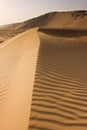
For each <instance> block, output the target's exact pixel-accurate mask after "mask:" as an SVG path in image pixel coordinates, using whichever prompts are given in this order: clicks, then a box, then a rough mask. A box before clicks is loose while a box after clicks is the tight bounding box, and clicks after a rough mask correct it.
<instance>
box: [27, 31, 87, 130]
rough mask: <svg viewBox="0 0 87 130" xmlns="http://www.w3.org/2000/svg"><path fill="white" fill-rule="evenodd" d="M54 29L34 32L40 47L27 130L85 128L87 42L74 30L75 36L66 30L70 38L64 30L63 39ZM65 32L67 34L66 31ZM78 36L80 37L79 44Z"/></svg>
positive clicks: (86, 113)
mask: <svg viewBox="0 0 87 130" xmlns="http://www.w3.org/2000/svg"><path fill="white" fill-rule="evenodd" d="M59 31H60V33H59ZM51 32H52V33H51ZM54 32H55V29H54V30H53V31H52V30H51V31H50V29H39V32H38V34H39V36H40V48H39V53H38V60H37V66H36V73H35V82H34V87H33V95H32V102H31V103H32V104H31V113H30V119H29V122H30V123H29V130H58V129H59V130H67V129H69V130H77V129H80V130H86V129H87V80H86V78H87V71H86V66H87V62H86V56H87V42H86V41H85V40H83V39H84V36H83V35H84V33H82V32H80V33H81V34H82V35H81V34H78V31H77V34H78V36H77V37H74V36H73V34H72V33H70V35H71V34H72V36H73V37H74V39H73V40H72V38H71V37H69V36H68V35H67V33H66V31H65V33H64V34H65V35H66V36H67V38H66V37H64V35H62V36H60V34H61V30H56V32H55V33H54ZM67 32H68V34H69V30H68V31H67ZM53 34H54V35H55V34H56V35H57V36H56V37H55V36H54V35H53ZM58 34H59V35H58ZM58 36H59V37H58ZM60 37H61V38H60ZM78 37H83V38H82V41H80V42H81V43H80V42H79V38H78ZM85 37H86V38H87V34H86V33H85Z"/></svg>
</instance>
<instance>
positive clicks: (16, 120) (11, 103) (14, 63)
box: [0, 28, 39, 130]
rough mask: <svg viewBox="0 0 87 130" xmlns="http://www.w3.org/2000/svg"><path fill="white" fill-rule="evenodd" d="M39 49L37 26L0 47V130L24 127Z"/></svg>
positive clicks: (25, 129) (27, 118) (23, 129)
mask: <svg viewBox="0 0 87 130" xmlns="http://www.w3.org/2000/svg"><path fill="white" fill-rule="evenodd" d="M38 48H39V38H38V36H37V28H35V29H31V30H29V31H27V32H24V33H23V34H20V35H18V36H16V37H14V38H12V39H11V40H8V42H5V43H4V44H2V45H1V46H0V130H27V128H28V125H29V115H30V106H31V97H32V89H33V82H34V75H35V68H36V61H37V54H38Z"/></svg>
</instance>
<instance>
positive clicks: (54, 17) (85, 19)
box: [0, 10, 87, 42]
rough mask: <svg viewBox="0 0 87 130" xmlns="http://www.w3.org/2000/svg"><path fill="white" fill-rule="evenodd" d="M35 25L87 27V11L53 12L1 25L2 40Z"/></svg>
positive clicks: (0, 35)
mask: <svg viewBox="0 0 87 130" xmlns="http://www.w3.org/2000/svg"><path fill="white" fill-rule="evenodd" d="M34 27H49V28H51V27H57V28H60V27H61V28H64V27H65V28H67V27H68V28H85V29H87V11H85V10H82V11H71V12H51V13H47V14H45V15H42V16H39V17H36V18H33V19H30V20H27V21H24V22H21V23H15V24H10V25H4V26H1V27H0V42H3V41H5V40H6V39H8V38H10V37H13V36H15V35H17V34H19V33H22V32H24V31H26V30H28V29H30V28H34Z"/></svg>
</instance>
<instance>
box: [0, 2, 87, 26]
mask: <svg viewBox="0 0 87 130" xmlns="http://www.w3.org/2000/svg"><path fill="white" fill-rule="evenodd" d="M86 9H87V0H0V25H3V24H8V23H14V22H20V21H24V20H27V19H30V18H33V17H37V16H39V15H41V14H44V13H47V12H52V11H68V10H86Z"/></svg>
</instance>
